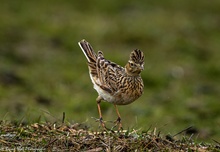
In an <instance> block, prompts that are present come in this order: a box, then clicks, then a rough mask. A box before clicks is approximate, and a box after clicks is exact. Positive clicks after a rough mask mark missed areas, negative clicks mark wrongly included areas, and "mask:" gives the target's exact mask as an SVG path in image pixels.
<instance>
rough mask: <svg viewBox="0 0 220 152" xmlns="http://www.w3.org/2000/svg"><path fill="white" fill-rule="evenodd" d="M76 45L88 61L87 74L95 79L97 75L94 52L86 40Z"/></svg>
mask: <svg viewBox="0 0 220 152" xmlns="http://www.w3.org/2000/svg"><path fill="white" fill-rule="evenodd" d="M78 44H79V46H80V48H81V49H82V51H83V53H84V55H85V56H86V58H87V60H88V67H89V73H90V74H91V75H92V76H93V77H96V76H97V75H98V74H97V69H96V61H97V55H96V53H95V52H94V50H93V48H92V46H91V45H90V44H89V43H88V42H87V41H86V40H81V41H80V42H79V43H78Z"/></svg>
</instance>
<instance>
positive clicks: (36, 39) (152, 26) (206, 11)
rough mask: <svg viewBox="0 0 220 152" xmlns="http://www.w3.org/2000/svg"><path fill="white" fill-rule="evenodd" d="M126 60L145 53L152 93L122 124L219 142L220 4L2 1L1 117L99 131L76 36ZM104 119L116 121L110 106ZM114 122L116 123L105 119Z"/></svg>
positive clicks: (124, 111)
mask: <svg viewBox="0 0 220 152" xmlns="http://www.w3.org/2000/svg"><path fill="white" fill-rule="evenodd" d="M81 39H86V40H87V41H89V42H90V43H91V44H92V46H93V48H94V49H95V50H102V51H104V54H105V57H106V58H108V59H110V60H112V61H114V62H116V63H118V64H120V65H122V66H124V65H125V64H126V62H127V60H128V57H129V54H130V52H131V51H132V50H133V49H136V48H138V49H141V50H142V51H144V53H145V56H146V60H145V70H144V71H143V73H142V77H143V80H144V84H145V90H144V92H145V93H144V95H143V96H142V97H141V98H140V99H138V100H137V101H136V102H134V103H133V104H130V105H127V106H121V107H119V110H120V112H121V115H122V121H123V124H124V128H125V129H127V128H130V129H132V128H135V129H141V130H147V129H148V128H149V127H151V128H154V127H156V128H157V130H160V131H162V133H163V134H169V133H171V134H175V133H177V132H179V131H181V130H183V129H185V128H187V127H189V126H193V128H194V129H193V130H191V131H192V133H194V134H195V135H194V137H195V138H198V139H199V140H200V139H201V140H203V141H210V142H211V141H212V139H215V140H219V139H220V129H219V128H220V101H219V99H220V1H219V0H212V1H201V0H193V1H192V0H184V1H183V0H182V1H174V0H167V1H163V0H158V1H153V0H140V1H132V0H126V1H125V0H121V1H118V0H111V1H98V0H93V1H89V0H82V1H76V0H73V1H71V0H56V1H43V0H38V1H27V0H26V1H25V0H20V1H2V2H1V5H0V117H1V119H2V120H10V121H17V122H22V123H33V122H42V121H51V122H56V121H61V120H62V115H63V112H65V113H66V119H65V120H66V122H70V123H83V124H85V125H87V126H89V127H90V128H91V129H96V128H98V123H97V122H95V120H94V119H93V118H92V117H95V118H98V112H97V106H96V101H95V99H96V97H97V93H96V91H95V90H94V89H93V86H92V83H91V81H90V78H89V75H88V69H87V64H86V58H85V57H84V55H83V53H82V52H81V50H80V48H79V46H78V44H77V42H78V41H80V40H81ZM101 106H102V111H103V117H104V119H105V120H107V121H113V120H115V119H116V113H115V109H114V107H113V105H111V104H109V103H104V102H103V103H102V104H101ZM107 125H108V126H109V127H110V126H112V125H113V124H112V123H110V122H109V123H107Z"/></svg>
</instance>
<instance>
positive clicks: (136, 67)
mask: <svg viewBox="0 0 220 152" xmlns="http://www.w3.org/2000/svg"><path fill="white" fill-rule="evenodd" d="M125 70H126V72H127V74H128V75H130V76H137V75H139V74H140V73H141V71H143V70H144V53H143V52H142V51H141V50H138V49H136V50H134V51H132V52H131V54H130V59H129V60H128V63H127V64H126V66H125Z"/></svg>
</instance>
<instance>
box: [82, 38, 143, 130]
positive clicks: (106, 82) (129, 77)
mask: <svg viewBox="0 0 220 152" xmlns="http://www.w3.org/2000/svg"><path fill="white" fill-rule="evenodd" d="M78 44H79V46H80V48H81V49H82V51H83V53H84V54H85V56H86V58H87V60H88V67H89V74H90V78H91V80H92V83H93V85H94V89H95V90H96V91H97V92H98V94H99V95H98V97H97V99H96V101H97V105H98V111H99V116H100V122H101V125H102V126H103V127H105V124H104V122H103V121H102V114H101V108H100V102H101V101H102V100H104V101H107V102H110V103H113V104H114V106H115V108H116V112H117V115H118V119H117V120H116V122H117V124H119V128H121V127H122V125H121V117H120V114H119V111H118V109H117V105H127V104H130V103H132V102H133V101H135V100H136V99H137V98H139V97H140V96H141V95H142V93H143V88H144V84H143V80H142V78H141V76H140V73H141V71H142V70H143V69H144V54H143V52H142V51H140V50H137V49H136V50H134V51H132V52H131V54H130V59H129V61H128V63H127V64H126V65H125V68H123V67H121V66H119V65H117V64H116V63H114V62H111V61H109V60H107V59H105V58H104V55H103V53H102V52H101V51H98V53H97V54H96V53H95V52H94V50H93V48H92V46H91V45H90V44H89V43H88V42H87V41H86V40H82V41H80V42H79V43H78Z"/></svg>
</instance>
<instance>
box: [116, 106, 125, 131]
mask: <svg viewBox="0 0 220 152" xmlns="http://www.w3.org/2000/svg"><path fill="white" fill-rule="evenodd" d="M114 106H115V110H116V113H117V115H118V118H117V119H116V121H115V126H117V125H118V130H121V129H123V128H122V124H121V116H120V113H119V111H118V108H117V106H116V105H115V104H114Z"/></svg>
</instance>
